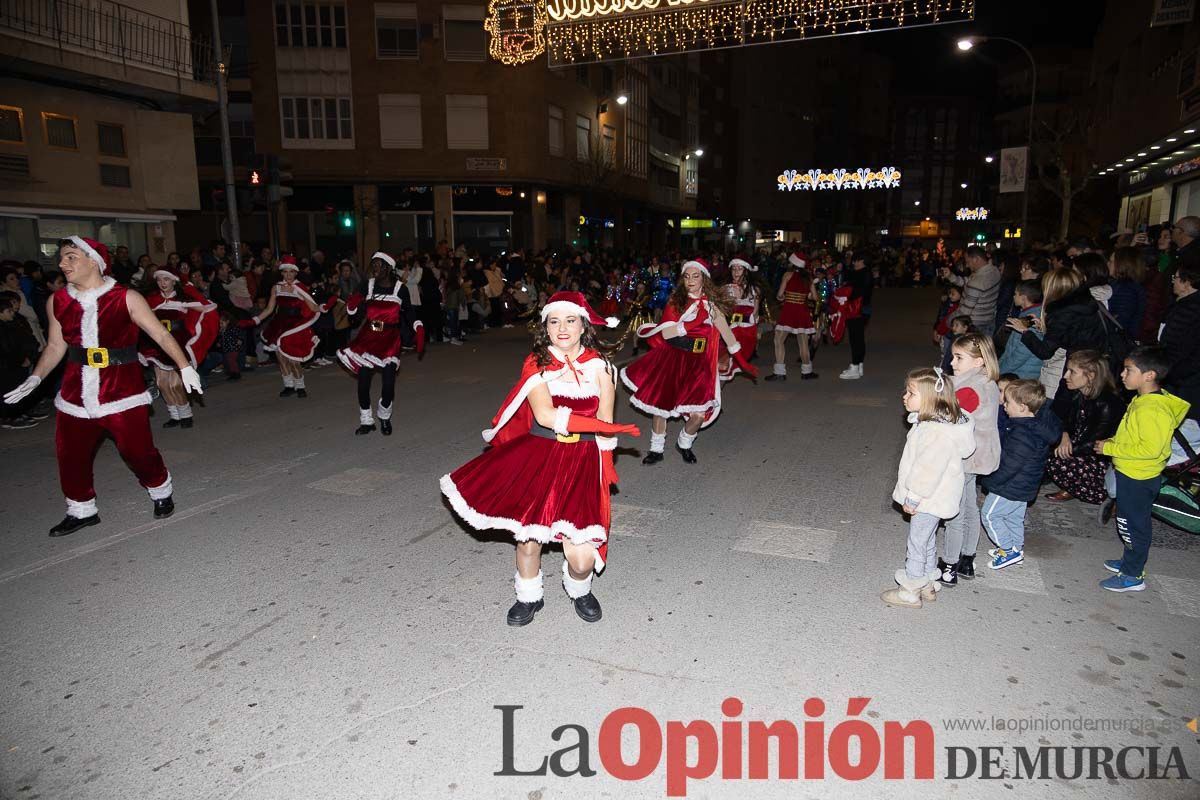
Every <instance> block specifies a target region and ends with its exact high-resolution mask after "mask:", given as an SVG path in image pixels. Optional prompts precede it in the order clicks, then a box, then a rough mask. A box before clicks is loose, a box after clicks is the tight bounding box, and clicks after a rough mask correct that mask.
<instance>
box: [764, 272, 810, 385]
mask: <svg viewBox="0 0 1200 800" xmlns="http://www.w3.org/2000/svg"><path fill="white" fill-rule="evenodd" d="M788 263H789V264H790V265H791V268H790V269H789V270H788V271H787V272H786V273H784V276H783V280H782V281H781V282H780V284H779V301H780V303H781V304H782V305H780V307H779V321H778V322H776V323H775V369H774V371H773V373H772V374H771V375H768V376H767V380H769V381H786V380H787V338H788V336H790V335H792V334H793V333H794V334H796V338H797V339H798V340H799V341H800V380H802V381H807V380H813V379H815V378H816V377H817V373H815V372H813V365H812V351H811V350H810V349H809V337H810V336H812V335H814V334H815V333H816V332H817V326H816V324H814V323H813V318H812V310H811V309H810V308H809V303H810V302H814V303H815V302H816V300H817V294H816V288H815V287H814V286H813V282H812V279H811V278H810V277H809V275H808V270H807V269H806V268H805V261H804V257H803V256H801V255H800V254H799V253H792V254H791V255H790V256H788Z"/></svg>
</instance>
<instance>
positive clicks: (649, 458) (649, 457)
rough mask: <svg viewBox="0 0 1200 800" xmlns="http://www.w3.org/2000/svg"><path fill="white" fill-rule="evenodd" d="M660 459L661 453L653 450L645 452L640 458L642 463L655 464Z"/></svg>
mask: <svg viewBox="0 0 1200 800" xmlns="http://www.w3.org/2000/svg"><path fill="white" fill-rule="evenodd" d="M662 460H663V454H662V453H656V452H654V451H653V450H651V451H650V452H649V453H646V457H645V458H643V459H642V463H643V464H657V463H658V462H660V461H662Z"/></svg>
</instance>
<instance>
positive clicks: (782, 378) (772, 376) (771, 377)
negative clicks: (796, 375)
mask: <svg viewBox="0 0 1200 800" xmlns="http://www.w3.org/2000/svg"><path fill="white" fill-rule="evenodd" d="M763 380H765V381H786V380H787V375H780V374H779V373H777V372H772V373H771V374H770V375H768V376H767V377H765V378H763Z"/></svg>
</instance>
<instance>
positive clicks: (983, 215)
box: [954, 206, 988, 222]
mask: <svg viewBox="0 0 1200 800" xmlns="http://www.w3.org/2000/svg"><path fill="white" fill-rule="evenodd" d="M954 218H955V219H956V220H958V221H959V222H974V221H975V220H979V221H983V220H986V219H987V218H988V210H987V209H986V208H984V207H983V206H980V207H979V208H960V209H959V210H958V211H955V212H954Z"/></svg>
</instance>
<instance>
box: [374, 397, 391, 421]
mask: <svg viewBox="0 0 1200 800" xmlns="http://www.w3.org/2000/svg"><path fill="white" fill-rule="evenodd" d="M392 408H393V407H392V406H385V405H384V404H383V402H382V401H381V402H379V403H378V404H377V405H376V408H375V413H376V414H377V415H378V416H379V418H380V419H391V418H392Z"/></svg>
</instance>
